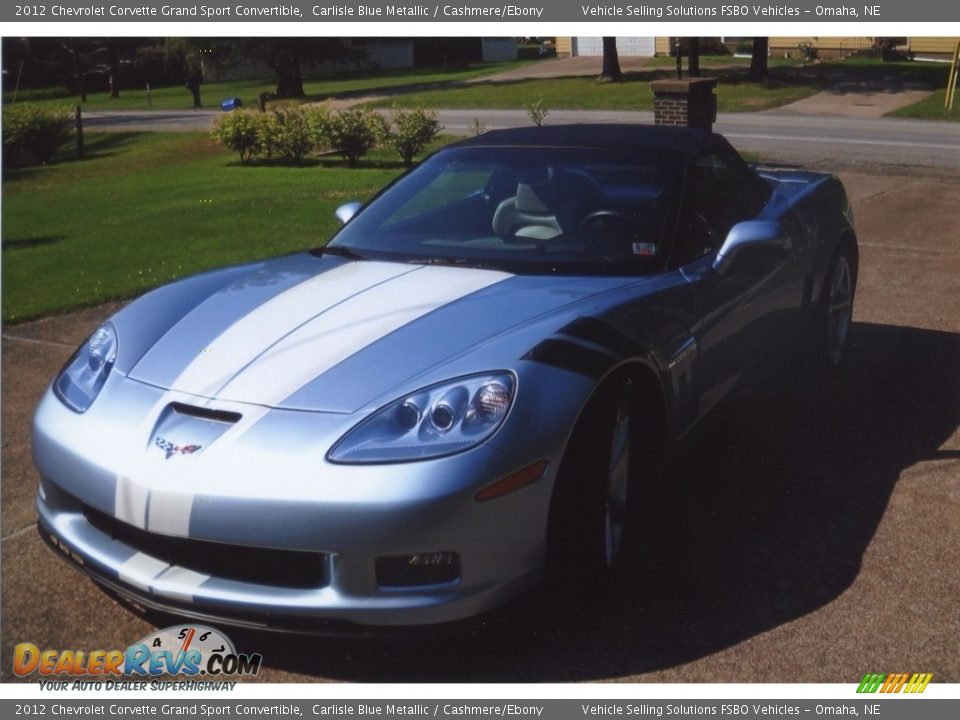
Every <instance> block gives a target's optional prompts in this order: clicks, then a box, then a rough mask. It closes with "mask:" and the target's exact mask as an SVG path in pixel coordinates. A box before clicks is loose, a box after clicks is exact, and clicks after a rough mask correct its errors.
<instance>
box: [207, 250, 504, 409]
mask: <svg viewBox="0 0 960 720" xmlns="http://www.w3.org/2000/svg"><path fill="white" fill-rule="evenodd" d="M510 277H512V276H511V275H510V274H508V273H502V272H497V271H493V270H473V269H468V268H451V267H441V266H427V267H423V268H421V269H420V270H418V271H417V272H414V273H409V274H406V275H402V276H400V277H397V278H395V279H393V280H391V281H389V282H385V283H382V284H380V285H377V286H376V287H372V288H370V289H369V290H367V291H366V292H363V293H358V294H357V295H354V296H353V297H351V298H349V299H348V300H345V301H344V302H342V303H340V304H339V305H336V306H335V307H333V308H331V309H330V310H328V311H326V312H325V313H323V314H322V315H320V316H318V317H316V318H314V319H313V320H312V321H310V322H308V323H306V324H304V325H303V326H301V327H299V328H297V329H296V330H295V331H294V332H292V333H290V334H289V335H287V336H286V337H284V338H283V339H282V340H281V341H280V342H278V343H277V344H276V345H274V346H273V347H271V348H270V349H269V350H267V351H266V352H264V353H263V354H262V355H260V356H259V357H258V358H257V359H256V360H255V361H254V362H252V363H251V364H250V366H249V367H247V368H245V369H244V371H243V372H242V373H240V374H239V375H237V376H236V377H235V378H234V379H233V380H231V381H230V382H229V383H228V384H227V385H226V387H224V388H223V389H222V390H221V391H220V393H219V396H220V398H221V399H225V400H235V401H238V402H252V403H259V404H262V405H267V406H270V407H273V406H275V405H277V404H278V403H280V402H281V401H283V400H284V399H286V398H287V397H289V396H290V395H292V394H293V393H294V392H296V391H297V390H299V389H300V388H301V387H303V386H304V385H305V384H306V383H308V382H310V381H311V380H313V379H314V378H315V377H317V376H318V375H321V374H322V373H324V372H326V371H327V370H329V369H330V368H332V367H333V366H334V365H336V364H338V363H340V362H341V361H343V360H345V359H346V358H348V357H350V356H351V355H353V354H354V353H356V352H358V351H360V350H362V349H363V348H365V347H367V346H368V345H370V344H372V343H375V342H376V341H377V340H380V339H381V338H383V337H385V336H386V335H388V334H389V333H391V332H393V331H395V330H398V329H399V328H401V327H403V326H404V325H407V324H408V323H411V322H413V321H414V320H416V319H417V318H420V317H422V316H424V315H426V314H427V313H430V312H432V311H434V310H436V309H438V308H440V307H443V306H444V305H447V304H449V303H452V302H454V301H456V300H459V299H460V298H463V297H466V296H467V295H470V294H471V293H474V292H477V291H478V290H482V289H483V288H486V287H489V286H490V285H493V284H495V283H498V282H502V281H503V280H506V279H508V278H510ZM384 361H385V362H389V361H390V359H389V358H384Z"/></svg>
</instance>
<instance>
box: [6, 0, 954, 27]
mask: <svg viewBox="0 0 960 720" xmlns="http://www.w3.org/2000/svg"><path fill="white" fill-rule="evenodd" d="M531 20H534V21H543V22H610V21H615V22H616V21H624V22H650V23H653V22H658V21H662V22H671V23H672V22H701V23H702V22H704V21H707V22H709V21H714V22H807V23H809V22H825V23H830V22H843V23H851V22H956V21H958V20H960V3H958V2H957V1H956V0H909V1H908V0H873V1H872V2H870V1H868V2H866V3H863V2H860V3H854V2H846V3H840V2H834V1H833V0H820V1H819V2H816V1H813V0H795V1H794V2H764V3H756V4H747V5H737V4H730V3H721V2H712V1H711V0H698V2H696V3H694V2H688V3H683V2H663V1H658V0H654V1H648V2H640V1H636V2H634V1H631V0H627V1H623V2H584V0H549V3H548V2H547V0H539V1H537V0H534V1H533V2H529V1H527V0H519V1H515V2H501V1H500V0H469V1H465V0H459V1H457V0H454V1H453V2H439V3H437V2H416V1H415V0H410V1H409V2H405V3H394V2H383V0H367V1H366V2H352V1H349V0H343V1H340V2H336V1H322V0H321V1H320V2H318V1H317V0H306V1H305V2H304V1H298V0H293V1H289V0H279V1H277V2H270V0H243V2H237V0H212V1H211V2H205V3H191V2H184V1H181V2H156V1H155V0H125V1H123V0H120V1H118V2H99V1H97V0H60V2H51V3H42V2H41V3H36V4H25V3H23V4H21V3H16V4H10V5H8V4H6V3H4V4H3V6H2V7H0V22H5V23H6V22H45V21H49V22H60V23H62V22H104V21H107V22H109V21H115V22H137V21H147V22H151V21H152V22H177V21H183V22H203V21H210V22H264V21H278V22H313V23H324V22H327V23H329V22H351V23H353V22H364V21H371V22H384V21H387V22H411V23H426V22H444V23H450V22H498V21H503V22H525V21H531Z"/></svg>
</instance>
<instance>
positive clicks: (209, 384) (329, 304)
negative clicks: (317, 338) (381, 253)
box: [171, 262, 418, 397]
mask: <svg viewBox="0 0 960 720" xmlns="http://www.w3.org/2000/svg"><path fill="white" fill-rule="evenodd" d="M417 269H418V268H417V267H416V266H410V265H400V264H398V263H380V262H351V263H347V264H345V265H341V266H340V267H337V268H334V269H333V270H330V271H329V272H325V273H321V274H319V275H317V276H315V277H312V278H310V279H309V280H305V281H304V282H302V283H300V284H298V285H295V286H293V287H292V288H290V289H289V290H287V291H285V292H282V293H280V294H279V295H277V296H276V297H273V298H271V299H270V300H268V301H267V302H265V303H264V304H263V305H261V306H260V307H258V308H257V309H255V310H254V311H252V312H250V313H248V314H246V315H244V316H243V317H242V318H240V319H239V320H237V321H236V322H235V323H234V324H233V325H231V326H230V327H229V328H227V329H226V330H225V331H224V332H222V333H221V334H220V335H219V336H218V337H217V338H215V339H214V340H213V341H212V342H211V343H210V345H209V347H208V348H207V349H206V350H205V351H204V352H202V353H200V354H199V355H198V356H197V357H196V358H194V359H193V360H192V361H191V362H190V364H189V365H187V367H185V368H184V369H183V371H182V372H181V373H180V375H179V376H178V377H177V379H176V380H174V381H173V383H172V385H171V386H172V387H173V388H175V389H177V390H182V391H184V392H188V393H191V394H194V395H201V396H204V397H212V396H215V395H216V394H217V391H218V390H220V389H221V388H222V387H223V386H224V385H225V384H226V383H227V382H229V381H230V378H232V377H233V376H234V375H235V374H236V373H237V372H239V371H240V370H242V368H244V367H245V366H246V365H247V364H249V363H250V362H252V361H253V360H254V359H255V358H256V357H257V355H259V354H260V353H262V352H263V351H264V350H266V349H267V348H268V347H270V345H272V344H273V343H275V342H276V341H277V340H279V339H281V338H282V337H283V336H284V335H285V334H287V333H289V332H292V331H294V330H296V329H297V328H298V327H300V326H301V325H303V324H304V323H306V322H308V321H310V320H311V319H312V318H314V317H316V316H317V315H319V314H322V313H324V312H326V311H328V310H329V309H330V308H333V307H336V306H337V305H338V304H339V303H342V302H344V301H345V300H347V299H349V298H350V297H352V296H353V295H356V294H357V293H362V292H363V291H365V290H368V289H370V288H372V287H376V286H377V285H379V284H380V283H383V282H386V281H388V280H391V279H392V278H395V277H398V276H401V275H405V274H408V273H411V272H414V271H415V270H417Z"/></svg>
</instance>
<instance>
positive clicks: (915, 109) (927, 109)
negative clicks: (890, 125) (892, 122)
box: [886, 89, 960, 122]
mask: <svg viewBox="0 0 960 720" xmlns="http://www.w3.org/2000/svg"><path fill="white" fill-rule="evenodd" d="M946 94H947V91H946V90H945V89H944V90H938V91H936V92H934V93H933V94H931V95H930V97H928V98H927V99H926V100H921V101H920V102H918V103H914V104H913V105H907V106H906V107H902V108H900V109H899V110H894V111H893V112H891V113H887V115H886V117H897V118H912V119H914V120H950V121H952V122H960V91H958V92H957V94H956V97H954V100H953V110H950V111H947V110H945V109H944V107H943V100H944V97H946Z"/></svg>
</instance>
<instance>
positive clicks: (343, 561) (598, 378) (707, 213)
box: [34, 125, 858, 631]
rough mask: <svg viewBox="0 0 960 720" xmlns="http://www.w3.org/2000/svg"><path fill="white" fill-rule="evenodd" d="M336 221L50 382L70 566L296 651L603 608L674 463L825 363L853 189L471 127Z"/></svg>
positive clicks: (710, 159)
mask: <svg viewBox="0 0 960 720" xmlns="http://www.w3.org/2000/svg"><path fill="white" fill-rule="evenodd" d="M338 216H339V217H340V219H341V220H342V221H343V222H344V226H343V228H342V229H341V230H340V231H339V232H338V233H337V234H336V235H335V236H334V238H333V240H332V241H331V242H330V243H329V244H328V245H327V246H326V247H322V248H319V249H316V250H312V251H309V252H302V253H298V254H295V255H290V256H286V257H281V258H276V259H273V260H268V261H264V262H256V263H252V264H249V265H244V266H240V267H231V268H226V269H222V270H216V271H213V272H207V273H203V274H200V275H196V276H194V277H190V278H187V279H184V280H181V281H179V282H175V283H173V284H171V285H168V286H166V287H162V288H159V289H157V290H154V291H152V292H149V293H147V294H146V295H144V296H143V297H141V298H140V299H138V300H137V301H135V302H133V303H131V304H130V305H128V306H127V307H126V308H124V309H123V310H121V311H120V312H118V313H117V314H116V315H115V316H113V317H112V318H111V319H110V321H109V322H107V323H106V324H104V325H103V326H102V327H101V328H99V329H98V330H97V331H96V332H94V333H93V335H92V336H91V337H90V339H89V340H88V341H87V342H85V343H84V344H83V345H82V346H81V347H80V348H79V349H78V350H77V352H76V354H75V355H74V356H73V358H71V360H70V361H69V362H68V363H67V365H66V366H65V367H64V369H63V370H62V372H61V373H60V374H59V375H58V376H57V378H56V379H55V380H54V381H53V384H52V385H51V387H50V389H49V391H48V392H47V393H46V394H45V396H44V397H43V399H42V400H41V402H40V405H39V407H38V409H37V413H36V418H35V421H34V457H35V462H36V465H37V467H38V469H39V471H40V475H41V483H40V487H39V492H38V498H37V507H38V510H39V516H40V519H39V527H40V530H41V533H42V534H43V535H44V536H45V538H46V539H47V540H48V542H50V544H51V545H52V546H53V547H55V548H57V549H58V551H61V552H62V553H63V554H64V555H65V556H66V557H67V558H68V559H69V560H72V561H73V562H74V563H75V564H76V565H78V566H79V567H80V569H81V570H83V571H84V572H86V573H88V574H89V575H91V576H92V577H93V578H95V579H96V580H97V581H99V582H100V583H102V584H104V585H106V586H108V587H109V588H111V589H113V590H114V591H115V592H117V593H119V594H121V595H123V596H126V597H128V598H132V599H133V600H135V601H136V602H137V603H139V604H140V605H141V606H146V607H149V608H155V609H161V610H167V611H173V612H176V613H179V614H181V615H185V616H189V617H193V618H199V619H204V620H208V621H213V622H225V623H231V624H243V625H256V626H267V627H276V628H285V629H298V630H315V629H320V630H323V629H327V630H331V631H335V630H337V629H340V628H348V629H349V628H358V624H359V625H360V626H398V625H422V624H434V623H441V622H446V621H451V620H455V619H459V618H464V617H467V616H471V615H474V614H477V613H480V612H482V611H485V610H487V609H489V608H492V607H494V606H496V605H498V604H500V603H502V602H504V601H505V600H506V599H508V598H510V597H512V596H514V595H516V594H517V593H519V592H521V591H523V590H524V589H526V588H529V587H531V586H533V585H535V584H537V583H539V582H540V581H541V580H542V579H543V578H544V576H545V575H547V576H550V575H552V576H553V577H554V578H557V577H559V578H560V579H561V581H570V580H573V581H575V582H577V583H584V584H581V585H580V587H590V585H589V583H591V582H594V581H596V580H598V579H602V578H603V576H604V575H605V574H607V573H610V572H612V571H614V570H615V569H616V568H617V565H618V561H619V560H620V559H621V558H622V555H623V553H622V552H621V548H622V546H623V542H624V538H626V537H628V535H629V533H630V519H631V516H632V513H631V509H632V506H633V505H634V504H635V502H636V500H637V498H639V497H640V495H641V491H642V489H643V486H644V484H645V483H650V482H654V481H655V473H656V469H657V467H658V461H657V458H658V457H659V456H660V455H661V453H662V452H663V451H664V450H666V449H668V448H670V447H671V444H672V443H674V441H675V440H676V439H677V438H680V437H682V436H683V435H684V434H685V433H687V432H688V431H689V430H690V429H691V428H692V427H693V426H694V425H695V423H696V422H697V421H698V420H699V419H700V418H701V417H702V416H703V415H704V414H705V413H707V412H709V411H710V410H711V409H712V408H713V407H714V406H716V405H717V403H718V402H719V401H720V400H721V399H722V398H723V397H724V396H726V395H728V394H729V393H730V392H731V391H732V390H734V389H735V388H737V387H738V386H740V385H741V384H742V383H744V382H746V381H748V380H749V378H751V377H752V376H754V375H756V373H757V371H758V369H759V368H761V367H762V366H764V365H765V364H767V363H768V362H769V361H771V360H772V359H776V358H778V357H780V356H782V354H784V353H786V352H789V351H791V350H795V349H797V348H798V346H799V348H800V349H801V350H802V351H803V352H805V353H807V354H808V355H809V358H810V361H811V362H812V363H814V364H816V365H817V366H819V367H821V368H822V369H823V370H824V372H829V371H830V370H834V369H836V368H838V367H839V366H840V364H841V362H842V360H843V356H844V350H845V346H846V343H847V334H848V329H849V326H850V319H851V313H852V305H853V298H854V290H855V286H856V276H857V257H858V255H857V242H856V237H855V235H854V230H853V226H852V214H851V211H850V207H849V205H848V203H847V199H846V196H845V193H844V190H843V187H842V185H841V184H840V182H839V181H838V180H837V179H836V178H834V177H831V176H829V175H823V174H815V173H809V172H800V171H795V170H778V171H768V170H755V169H753V168H751V167H749V166H748V165H746V164H745V163H744V162H743V161H742V159H741V158H740V156H739V155H738V154H737V153H736V152H735V151H734V150H733V149H732V148H731V147H730V145H729V144H728V143H727V142H726V141H725V140H724V139H723V138H722V137H720V136H718V135H714V134H711V133H706V132H703V131H695V130H687V129H674V128H659V127H646V126H627V125H616V126H603V125H571V126H555V127H543V128H535V127H531V128H527V129H521V130H506V131H499V132H489V133H486V134H483V135H480V136H478V137H475V138H471V139H469V140H465V141H463V142H459V143H456V144H454V145H450V146H448V147H446V148H445V149H443V150H441V151H440V152H438V153H436V154H435V155H433V156H432V157H430V158H428V159H427V160H426V161H424V162H423V163H422V164H420V165H419V166H418V167H416V168H414V169H413V170H411V171H410V172H408V173H407V174H405V175H404V176H402V177H401V178H400V179H399V180H397V181H396V182H394V183H393V184H392V185H390V186H389V187H387V188H386V189H385V190H383V191H382V192H381V193H380V194H379V195H378V196H377V197H376V198H374V199H373V200H371V201H370V202H369V203H368V204H366V205H364V206H362V207H361V206H360V205H359V203H351V204H348V205H345V206H343V207H341V208H340V209H339V210H338ZM817 376H818V375H817V374H811V377H817ZM358 629H360V628H358Z"/></svg>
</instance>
